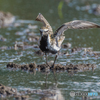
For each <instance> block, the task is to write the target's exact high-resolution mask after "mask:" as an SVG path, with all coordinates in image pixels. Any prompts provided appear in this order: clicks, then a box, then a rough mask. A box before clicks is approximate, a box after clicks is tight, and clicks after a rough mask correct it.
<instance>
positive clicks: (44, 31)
mask: <svg viewBox="0 0 100 100" xmlns="http://www.w3.org/2000/svg"><path fill="white" fill-rule="evenodd" d="M40 34H41V36H44V35H48V34H50V32H49V29H48V28H47V27H42V28H40Z"/></svg>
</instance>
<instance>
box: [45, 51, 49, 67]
mask: <svg viewBox="0 0 100 100" xmlns="http://www.w3.org/2000/svg"><path fill="white" fill-rule="evenodd" d="M45 58H46V64H47V65H48V66H49V64H48V58H47V54H46V53H45Z"/></svg>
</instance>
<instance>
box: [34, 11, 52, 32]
mask: <svg viewBox="0 0 100 100" xmlns="http://www.w3.org/2000/svg"><path fill="white" fill-rule="evenodd" d="M36 20H37V21H41V22H42V23H43V25H44V27H46V28H47V29H49V31H51V32H52V27H51V26H50V24H49V23H48V21H47V20H46V19H45V18H44V16H43V15H42V14H41V13H39V14H38V16H37V17H36Z"/></svg>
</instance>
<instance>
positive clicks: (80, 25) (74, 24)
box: [36, 13, 100, 68]
mask: <svg viewBox="0 0 100 100" xmlns="http://www.w3.org/2000/svg"><path fill="white" fill-rule="evenodd" d="M36 21H40V22H42V23H43V26H42V27H41V28H40V35H41V36H40V39H39V48H40V49H41V51H42V52H44V54H45V57H46V64H47V65H48V66H49V64H48V61H47V60H48V59H47V55H48V53H52V54H56V56H55V59H54V62H53V64H52V68H54V65H55V62H56V59H57V53H58V52H59V51H60V49H61V44H62V43H63V41H64V39H65V36H64V32H65V31H66V30H68V29H89V28H100V25H98V24H96V23H93V22H89V21H84V20H73V21H70V22H66V23H64V24H62V25H61V26H60V27H59V28H58V29H57V30H56V31H55V32H53V30H52V27H51V26H50V24H49V23H48V21H47V20H46V19H45V17H44V16H43V15H42V14H41V13H39V14H38V16H37V17H36Z"/></svg>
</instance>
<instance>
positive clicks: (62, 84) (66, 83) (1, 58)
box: [0, 0, 100, 100]
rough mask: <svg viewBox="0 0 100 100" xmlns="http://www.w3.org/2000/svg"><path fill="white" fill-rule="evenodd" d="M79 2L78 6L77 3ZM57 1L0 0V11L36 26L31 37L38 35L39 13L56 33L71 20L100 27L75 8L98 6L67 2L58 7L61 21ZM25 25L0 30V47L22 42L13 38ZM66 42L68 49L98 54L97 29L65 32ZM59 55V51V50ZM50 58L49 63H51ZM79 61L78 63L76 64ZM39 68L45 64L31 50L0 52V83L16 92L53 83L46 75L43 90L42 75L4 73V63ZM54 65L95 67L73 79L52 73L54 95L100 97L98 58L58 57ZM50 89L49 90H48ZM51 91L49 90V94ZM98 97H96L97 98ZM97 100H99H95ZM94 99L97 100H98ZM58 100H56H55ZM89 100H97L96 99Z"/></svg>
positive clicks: (99, 34) (98, 19)
mask: <svg viewBox="0 0 100 100" xmlns="http://www.w3.org/2000/svg"><path fill="white" fill-rule="evenodd" d="M81 1H82V2H81ZM59 2H60V0H43V1H42V0H0V10H2V11H5V12H7V11H9V12H11V13H12V14H14V15H15V16H17V19H18V20H24V21H25V22H27V21H28V20H29V21H30V22H31V23H32V25H38V28H37V29H35V30H33V31H34V33H35V34H37V35H39V28H40V27H41V24H40V23H39V22H36V21H35V18H36V16H37V15H38V13H42V14H43V15H44V16H45V18H46V19H47V20H48V22H49V23H50V25H51V26H52V28H53V30H56V29H57V28H58V27H59V26H60V25H61V24H63V23H65V22H68V21H71V20H75V19H77V20H88V21H91V22H95V23H97V24H99V25H100V16H96V15H94V14H89V13H88V12H87V11H77V10H76V6H85V5H86V4H87V3H88V4H92V3H98V4H99V3H100V1H98V0H95V1H94V0H92V1H91V2H90V0H89V1H87V2H84V0H71V2H70V3H69V4H67V3H65V2H64V3H63V6H62V16H63V17H62V18H60V16H59V14H58V5H59ZM28 24H29V23H27V24H23V25H22V26H21V27H19V28H3V29H0V35H2V36H3V37H5V38H6V39H7V41H5V42H2V41H0V47H1V46H14V42H15V41H16V40H18V41H22V39H23V38H24V37H25V35H21V36H17V35H15V33H16V32H17V31H24V30H25V29H26V28H27V27H28ZM65 36H66V39H65V41H64V43H67V42H70V43H71V44H72V47H75V46H77V47H92V48H93V50H94V51H100V39H99V38H100V29H87V30H67V31H66V32H65ZM61 51H62V50H61ZM53 57H54V56H52V57H50V58H49V60H53V59H54V58H53ZM78 59H79V60H78ZM34 61H35V62H36V63H37V64H41V63H43V62H45V59H44V57H43V56H37V55H35V54H34V50H33V49H26V50H17V51H16V50H13V49H10V50H0V83H2V84H4V85H6V86H11V87H14V88H17V89H18V90H25V89H47V88H50V87H52V86H53V85H54V83H55V79H54V75H53V73H52V72H50V74H49V75H48V79H47V88H45V79H46V75H45V74H44V73H42V72H37V71H36V73H33V74H32V73H29V72H23V71H20V70H17V71H10V70H8V69H6V64H7V63H8V62H15V63H19V64H27V63H31V62H34ZM57 63H62V64H66V63H73V64H78V63H91V64H92V63H95V64H96V65H97V69H96V70H95V71H94V72H92V71H88V72H80V73H76V74H75V75H69V74H68V73H67V72H62V73H56V78H57V83H58V86H57V91H59V94H58V95H61V96H62V98H64V99H65V100H81V97H75V98H72V97H71V96H70V95H69V93H70V92H71V91H76V92H77V91H82V92H84V91H85V92H88V91H90V92H97V93H100V90H99V88H100V81H99V80H100V77H99V76H100V74H99V69H100V68H99V65H100V58H98V59H95V58H90V59H84V60H81V59H80V56H79V55H77V56H74V57H73V58H71V57H65V56H64V57H62V56H59V57H58V59H57ZM52 89H53V88H52ZM52 89H51V90H52ZM98 97H99V96H98ZM31 98H32V99H33V100H41V98H42V97H41V95H38V94H33V95H31ZM99 99H100V98H99ZM99 99H98V100H99ZM56 100H60V99H56ZM93 100H97V99H96V97H95V98H94V99H93Z"/></svg>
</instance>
